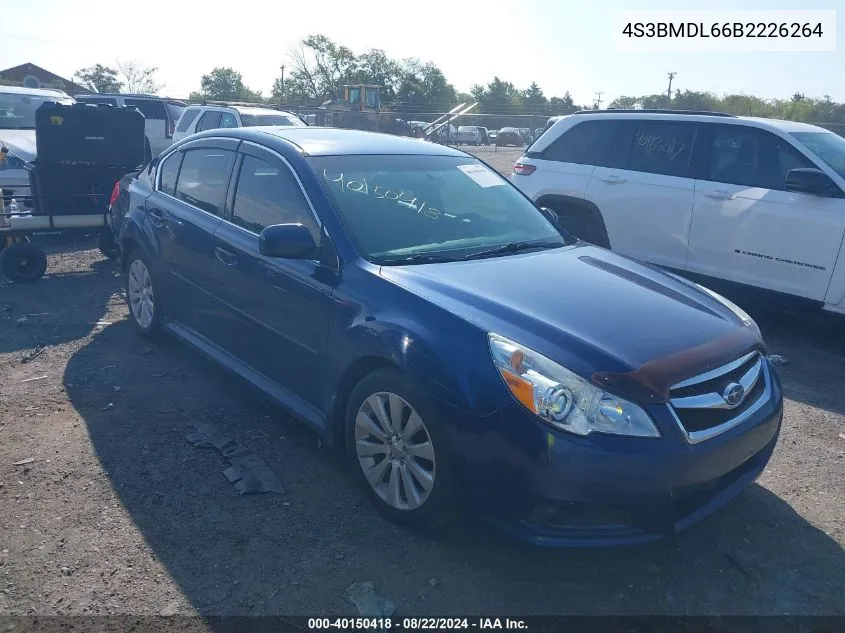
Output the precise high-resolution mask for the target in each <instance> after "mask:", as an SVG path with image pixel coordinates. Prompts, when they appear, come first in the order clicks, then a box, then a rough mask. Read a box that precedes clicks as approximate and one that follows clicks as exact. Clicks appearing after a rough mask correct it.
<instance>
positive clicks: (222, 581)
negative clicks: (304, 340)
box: [0, 240, 845, 615]
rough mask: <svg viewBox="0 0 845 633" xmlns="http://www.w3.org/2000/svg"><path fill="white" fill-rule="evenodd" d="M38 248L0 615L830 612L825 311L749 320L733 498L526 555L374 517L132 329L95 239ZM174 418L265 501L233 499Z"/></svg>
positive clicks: (15, 416)
mask: <svg viewBox="0 0 845 633" xmlns="http://www.w3.org/2000/svg"><path fill="white" fill-rule="evenodd" d="M50 249H51V254H50V261H49V269H48V274H47V275H46V276H45V278H44V279H42V280H41V281H40V282H38V283H36V284H33V285H20V286H16V285H13V284H9V283H6V282H5V281H2V282H0V615H10V614H17V615H27V614H29V615H53V614H133V615H134V614H137V615H141V614H175V613H179V614H181V613H185V614H192V613H200V614H203V615H217V614H273V615H279V614H284V615H294V614H302V615H329V614H332V615H356V613H357V612H356V610H355V607H354V606H353V605H352V604H351V603H350V602H348V601H347V600H346V598H345V594H346V590H347V588H348V587H349V586H350V585H352V584H353V583H356V582H363V581H370V582H372V583H373V584H374V586H375V588H376V590H377V591H378V593H379V594H380V595H382V596H384V597H385V598H387V599H389V600H390V601H392V602H393V603H394V604H395V605H396V614H397V615H400V614H401V615H409V614H418V615H434V614H439V615H446V614H488V613H498V614H526V615H527V614H673V615H675V614H677V615H685V614H707V615H715V614H785V613H788V614H791V615H803V614H838V615H845V590H843V589H845V552H843V543H845V389H843V385H845V337H843V325H844V324H843V321H842V320H835V319H827V318H822V317H813V318H811V317H807V316H801V317H796V316H789V315H780V314H774V313H764V314H757V315H756V316H757V317H758V318H759V321H760V323H761V325H762V327H763V329H764V332H765V334H766V336H767V338H768V340H769V342H770V345H771V347H772V351H773V352H774V353H777V354H781V355H783V356H785V357H787V358H788V359H790V361H791V362H790V364H789V365H787V366H785V367H781V368H779V369H778V371H779V373H780V375H781V378H782V380H783V383H784V388H785V392H786V396H787V402H786V413H785V419H784V425H783V432H782V435H781V439H780V443H779V445H778V447H777V450H776V452H775V455H774V457H773V459H772V461H771V463H770V466H769V468H768V469H767V470H766V471H765V473H764V474H763V476H762V478H761V479H760V481H759V483H758V484H755V485H753V486H751V487H750V488H749V489H748V490H747V491H746V492H745V493H743V494H742V496H741V497H740V498H738V499H737V500H736V501H735V502H734V503H732V504H730V505H729V506H728V507H726V508H724V509H723V510H722V511H720V512H718V513H717V514H716V515H714V516H712V517H710V518H709V519H707V520H706V521H704V522H703V523H702V524H700V525H698V526H696V527H694V528H693V529H691V530H689V531H688V532H686V533H683V534H682V535H680V536H679V537H678V538H677V539H676V540H675V541H674V542H670V543H664V544H659V545H653V546H646V547H636V548H626V549H613V550H601V551H592V550H591V551H557V550H552V551H549V550H536V549H532V548H527V547H524V546H521V545H517V544H514V543H512V542H510V541H508V540H506V539H504V538H502V537H500V536H499V535H498V534H495V533H491V532H489V531H488V530H487V529H485V528H484V527H482V526H480V525H477V524H476V523H474V522H472V521H467V522H465V523H463V524H461V525H458V526H455V527H454V528H453V529H451V530H449V531H448V532H447V533H445V534H443V535H441V536H440V537H439V538H437V539H434V538H431V537H423V536H420V535H417V534H414V533H409V532H407V531H404V530H402V529H400V528H397V527H394V526H392V525H390V524H388V523H387V522H385V521H384V520H383V519H382V518H381V517H380V516H379V515H378V514H377V513H376V512H375V511H374V510H373V509H372V508H371V507H370V505H369V504H368V503H367V501H366V500H365V498H364V496H363V495H362V494H361V493H360V492H359V490H358V489H357V488H356V487H355V486H354V485H353V483H352V481H351V478H350V477H349V476H348V475H347V474H346V471H345V469H344V466H343V465H342V463H341V460H340V459H339V458H338V457H337V456H336V455H335V454H333V453H332V452H330V451H327V450H326V449H324V448H320V447H319V446H318V441H317V439H316V437H315V436H314V435H313V434H311V433H310V432H309V431H307V430H305V429H304V428H303V427H301V426H299V425H298V424H297V423H295V422H293V421H291V420H289V419H288V418H287V417H286V416H285V414H284V413H282V412H280V411H279V410H277V409H275V408H274V407H272V406H271V405H269V404H267V403H266V402H265V401H264V400H262V398H261V397H260V396H258V395H256V394H255V393H254V392H252V391H251V390H250V389H248V388H246V387H245V386H244V385H243V384H241V383H240V382H239V381H238V380H236V379H233V378H231V377H230V376H229V375H227V374H226V373H224V372H223V371H221V370H219V369H217V368H216V367H214V366H213V365H211V364H209V363H208V362H206V361H205V360H204V359H203V358H202V357H200V356H199V355H198V354H196V353H194V352H193V351H191V350H190V349H188V348H186V347H185V346H183V345H181V344H179V343H176V342H172V341H165V342H163V343H160V344H158V345H156V346H150V345H149V344H148V343H147V342H145V341H143V340H141V339H140V338H139V337H137V336H136V335H135V334H134V333H133V331H132V330H131V328H130V324H129V322H128V321H127V311H126V307H125V304H124V301H123V298H122V295H121V292H122V291H121V282H122V280H121V278H120V277H119V276H118V274H117V270H116V265H115V264H114V263H113V262H110V261H108V260H105V259H103V258H102V257H101V256H100V254H99V253H98V252H97V251H96V250H95V249H94V243H93V240H89V241H87V242H83V243H80V244H77V245H70V246H68V245H64V246H62V245H53V246H51V247H50ZM40 346H43V348H42V347H40ZM42 349H43V351H41V350H42ZM39 351H40V354H38V355H37V356H35V357H34V358H32V359H31V360H30V356H32V355H34V354H35V353H36V352H39ZM25 361H26V362H25ZM194 421H204V422H208V423H211V424H213V425H215V426H216V427H217V428H218V429H219V430H221V431H223V432H225V433H226V434H227V435H228V436H229V437H231V438H233V439H236V440H237V441H239V442H242V443H243V444H245V445H246V446H248V447H249V448H252V449H254V450H255V451H257V452H258V453H259V454H260V456H261V457H262V458H263V459H264V461H265V462H266V463H267V464H268V465H269V466H270V467H271V468H272V469H273V471H274V472H275V473H276V474H277V475H278V477H279V479H280V481H281V482H282V484H283V486H284V488H285V492H284V494H281V495H274V494H265V495H260V494H259V495H245V496H240V495H238V494H236V492H235V490H234V488H233V486H232V485H231V484H230V483H229V482H228V481H227V480H226V478H225V477H224V476H223V474H222V471H223V469H224V468H225V467H226V465H227V464H226V463H225V460H224V458H223V457H222V456H221V455H220V454H218V453H217V452H215V451H214V450H213V449H203V448H197V447H194V446H193V445H191V444H190V443H189V442H188V441H187V440H186V435H187V434H188V433H189V432H190V424H191V423H192V422H194ZM29 459H33V460H34V461H30V462H29V463H21V464H19V465H15V463H16V462H21V461H22V460H29Z"/></svg>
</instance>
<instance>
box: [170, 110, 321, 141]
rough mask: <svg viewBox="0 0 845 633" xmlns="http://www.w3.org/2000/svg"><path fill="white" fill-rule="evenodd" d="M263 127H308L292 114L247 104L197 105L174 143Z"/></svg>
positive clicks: (187, 114) (181, 122) (181, 124)
mask: <svg viewBox="0 0 845 633" xmlns="http://www.w3.org/2000/svg"><path fill="white" fill-rule="evenodd" d="M262 125H285V126H292V127H305V126H306V125H307V124H306V123H305V122H304V121H303V120H302V119H300V118H299V117H298V116H296V115H295V114H293V113H291V112H284V111H282V110H274V109H273V108H262V107H260V106H246V105H243V106H241V105H193V106H189V107H188V108H187V109H186V110H185V111H184V112H183V113H182V118H181V119H179V123H178V124H177V125H176V132H175V133H174V134H173V142H174V143H175V142H176V141H179V140H182V139H183V138H185V137H186V136H190V135H191V134H195V133H196V132H203V131H205V130H215V129H219V128H232V127H258V126H262Z"/></svg>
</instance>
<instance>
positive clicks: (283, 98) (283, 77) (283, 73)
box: [281, 64, 285, 103]
mask: <svg viewBox="0 0 845 633" xmlns="http://www.w3.org/2000/svg"><path fill="white" fill-rule="evenodd" d="M281 87H282V96H281V102H282V103H284V102H285V65H284V64H282V86H281Z"/></svg>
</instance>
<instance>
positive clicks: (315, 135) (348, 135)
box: [190, 126, 470, 158]
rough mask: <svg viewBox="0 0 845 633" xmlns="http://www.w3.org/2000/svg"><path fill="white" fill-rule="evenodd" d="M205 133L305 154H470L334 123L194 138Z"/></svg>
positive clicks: (247, 129) (219, 132)
mask: <svg viewBox="0 0 845 633" xmlns="http://www.w3.org/2000/svg"><path fill="white" fill-rule="evenodd" d="M204 136H218V137H220V136H230V137H234V138H239V139H245V140H251V141H254V142H256V143H260V144H263V145H266V146H268V147H272V146H273V140H274V139H278V140H280V141H287V142H288V143H291V144H292V145H295V146H296V147H298V148H299V150H300V151H301V152H302V153H303V154H305V155H306V156H337V155H347V154H397V155H399V154H405V155H429V156H455V157H466V158H469V157H470V156H469V155H468V154H466V153H464V152H462V151H460V150H456V149H453V148H451V147H447V146H445V145H440V144H438V143H431V142H429V141H424V140H421V139H413V138H410V137H407V136H394V135H392V134H383V133H379V132H364V131H360V130H344V129H339V128H333V127H316V126H307V127H291V126H267V127H241V128H227V129H224V130H208V131H206V132H200V134H197V135H193V136H192V137H190V138H192V139H198V138H202V137H204Z"/></svg>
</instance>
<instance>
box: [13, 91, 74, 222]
mask: <svg viewBox="0 0 845 633" xmlns="http://www.w3.org/2000/svg"><path fill="white" fill-rule="evenodd" d="M45 102H57V103H67V104H70V103H73V99H72V98H71V97H70V95H68V94H67V93H64V92H62V91H60V90H47V89H36V88H19V87H16V86H0V148H5V149H6V151H5V152H3V159H2V160H0V195H2V198H3V200H4V202H5V204H6V210H7V212H8V211H9V205H10V204H11V201H12V200H15V202H16V204H17V206H18V209H19V210H21V211H23V210H26V209H29V210H31V209H32V198H31V193H32V192H31V190H30V183H29V171H28V170H27V169H26V164H27V163H30V162H32V161H34V160H35V158H36V145H35V111H36V110H37V109H38V108H39V107H41V104H42V103H45ZM2 223H3V218H0V224H2Z"/></svg>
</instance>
